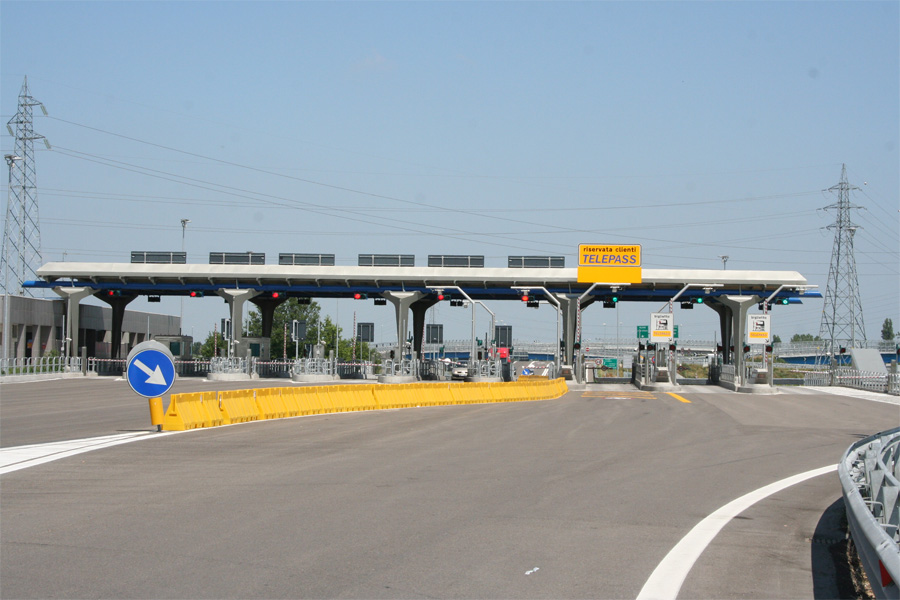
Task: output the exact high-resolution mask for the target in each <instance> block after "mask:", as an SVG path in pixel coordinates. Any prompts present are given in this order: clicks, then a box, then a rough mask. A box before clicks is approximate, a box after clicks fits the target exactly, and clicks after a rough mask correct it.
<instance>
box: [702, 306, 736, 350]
mask: <svg viewBox="0 0 900 600" xmlns="http://www.w3.org/2000/svg"><path fill="white" fill-rule="evenodd" d="M705 304H706V306H708V307H710V308H711V309H713V310H714V311H716V313H718V315H719V334H720V335H721V337H722V364H723V365H728V364H731V350H730V349H729V346H731V345H732V340H731V308H730V307H729V306H727V305H725V304H719V303H718V302H706V303H705Z"/></svg>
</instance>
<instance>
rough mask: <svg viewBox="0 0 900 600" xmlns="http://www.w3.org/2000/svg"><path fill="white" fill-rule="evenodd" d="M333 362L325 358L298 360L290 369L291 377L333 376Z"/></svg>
mask: <svg viewBox="0 0 900 600" xmlns="http://www.w3.org/2000/svg"><path fill="white" fill-rule="evenodd" d="M334 373H335V365H334V361H333V360H329V359H327V358H298V359H297V360H295V361H294V364H293V366H292V367H291V374H292V375H332V376H333V375H334Z"/></svg>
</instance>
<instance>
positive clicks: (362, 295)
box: [353, 292, 369, 300]
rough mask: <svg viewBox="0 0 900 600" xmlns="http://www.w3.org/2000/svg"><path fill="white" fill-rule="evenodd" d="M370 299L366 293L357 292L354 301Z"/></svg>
mask: <svg viewBox="0 0 900 600" xmlns="http://www.w3.org/2000/svg"><path fill="white" fill-rule="evenodd" d="M368 297H369V295H368V294H366V293H364V292H356V293H355V294H353V299H354V300H366V299H367V298H368Z"/></svg>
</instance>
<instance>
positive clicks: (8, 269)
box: [0, 77, 50, 295]
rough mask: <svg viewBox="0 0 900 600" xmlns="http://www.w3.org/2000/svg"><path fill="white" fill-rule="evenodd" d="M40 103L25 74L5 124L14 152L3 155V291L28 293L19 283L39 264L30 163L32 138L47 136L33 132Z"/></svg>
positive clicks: (38, 232) (32, 276)
mask: <svg viewBox="0 0 900 600" xmlns="http://www.w3.org/2000/svg"><path fill="white" fill-rule="evenodd" d="M35 106H40V107H41V110H42V111H43V112H44V114H45V115H46V114H47V109H46V108H44V105H43V104H41V103H40V102H39V101H37V100H35V99H34V98H32V97H31V95H30V94H29V93H28V77H26V78H25V81H24V82H23V83H22V89H21V91H20V92H19V108H18V110H17V111H16V114H15V115H14V116H13V118H12V119H10V120H9V122H8V123H7V124H6V128H7V129H8V130H9V134H10V135H11V136H13V137H14V138H15V140H16V145H15V152H14V153H13V154H7V155H6V156H5V158H6V164H7V166H8V167H9V193H8V194H7V201H6V222H5V226H4V228H3V249H2V263H0V266H2V272H3V291H4V293H5V294H14V293H18V294H24V293H28V294H29V295H32V294H31V292H30V291H28V290H24V289H23V288H22V283H23V282H25V281H28V280H33V279H37V275H36V273H35V271H36V270H37V269H38V267H40V265H41V222H40V216H39V213H38V200H37V185H36V179H35V166H34V140H43V141H44V144H45V145H46V146H47V149H49V148H50V144H49V143H48V142H47V138H45V137H44V136H42V135H39V134H36V133H34V129H33V128H32V110H33V108H34V107H35Z"/></svg>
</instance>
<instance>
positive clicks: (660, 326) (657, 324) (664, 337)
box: [650, 313, 675, 344]
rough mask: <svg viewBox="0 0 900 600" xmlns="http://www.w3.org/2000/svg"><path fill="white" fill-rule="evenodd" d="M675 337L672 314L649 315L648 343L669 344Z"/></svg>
mask: <svg viewBox="0 0 900 600" xmlns="http://www.w3.org/2000/svg"><path fill="white" fill-rule="evenodd" d="M674 337H675V319H674V315H673V314H672V313H650V343H652V344H655V343H657V342H660V343H671V342H672V340H673V339H674Z"/></svg>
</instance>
